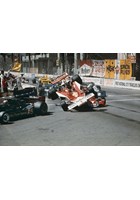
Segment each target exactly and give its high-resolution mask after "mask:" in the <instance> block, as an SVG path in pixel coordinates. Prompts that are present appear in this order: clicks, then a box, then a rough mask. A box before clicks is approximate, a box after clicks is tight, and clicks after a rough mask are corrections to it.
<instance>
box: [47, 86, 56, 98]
mask: <svg viewBox="0 0 140 200" xmlns="http://www.w3.org/2000/svg"><path fill="white" fill-rule="evenodd" d="M48 98H49V99H52V100H55V99H57V98H58V95H57V94H56V90H55V89H54V88H51V89H50V90H49V91H48Z"/></svg>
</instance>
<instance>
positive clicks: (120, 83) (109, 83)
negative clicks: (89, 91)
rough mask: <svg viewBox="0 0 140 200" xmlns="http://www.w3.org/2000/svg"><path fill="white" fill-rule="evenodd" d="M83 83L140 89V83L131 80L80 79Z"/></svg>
mask: <svg viewBox="0 0 140 200" xmlns="http://www.w3.org/2000/svg"><path fill="white" fill-rule="evenodd" d="M82 80H83V81H84V82H94V83H95V84H97V85H101V86H110V87H117V88H128V89H140V81H133V80H115V79H105V78H94V77H82Z"/></svg>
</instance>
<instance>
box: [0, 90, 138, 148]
mask: <svg viewBox="0 0 140 200" xmlns="http://www.w3.org/2000/svg"><path fill="white" fill-rule="evenodd" d="M103 89H105V90H106V92H107V106H106V107H104V108H98V109H97V108H96V109H94V111H92V112H77V111H75V112H64V111H63V110H62V109H61V107H60V106H59V101H58V100H55V101H51V100H47V103H48V106H49V113H48V115H46V116H37V117H32V118H28V119H23V120H18V121H15V122H13V123H11V124H8V125H0V146H139V145H140V91H139V90H132V89H120V88H119V89H117V88H111V87H110V88H109V87H106V88H103Z"/></svg>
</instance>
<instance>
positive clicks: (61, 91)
mask: <svg viewBox="0 0 140 200" xmlns="http://www.w3.org/2000/svg"><path fill="white" fill-rule="evenodd" d="M105 97H106V92H105V91H102V90H101V87H100V86H96V85H95V84H94V83H93V82H92V83H88V84H83V82H82V79H81V77H80V76H79V75H74V76H73V77H72V78H70V77H69V78H68V79H66V80H65V82H63V83H62V84H61V86H59V87H52V88H50V90H49V91H48V98H50V99H52V100H54V99H56V98H60V99H61V100H62V102H61V107H62V108H63V110H64V111H68V110H73V109H75V110H78V111H83V110H92V109H93V108H97V107H99V106H105V105H106V98H105Z"/></svg>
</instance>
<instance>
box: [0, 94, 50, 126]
mask: <svg viewBox="0 0 140 200" xmlns="http://www.w3.org/2000/svg"><path fill="white" fill-rule="evenodd" d="M47 110H48V107H47V104H46V103H44V102H41V101H38V100H37V101H35V100H34V101H33V102H30V103H28V102H27V101H26V100H25V99H20V98H15V97H6V98H0V123H3V124H6V123H8V122H9V121H12V120H16V119H22V118H25V117H31V116H34V115H37V114H40V115H42V114H46V113H47Z"/></svg>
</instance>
